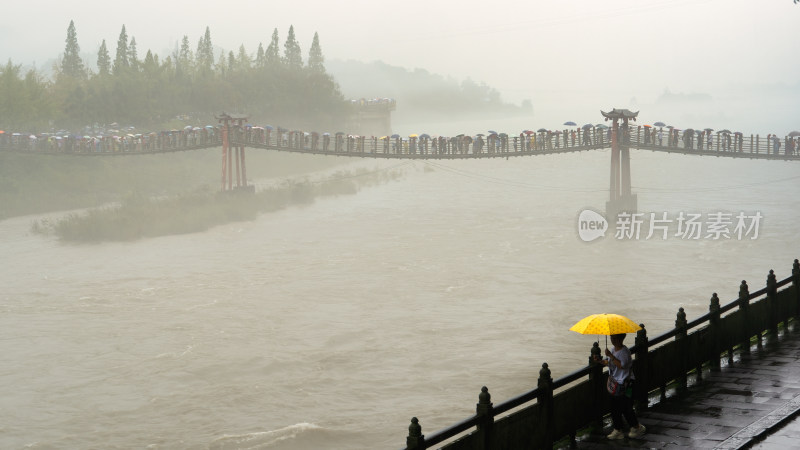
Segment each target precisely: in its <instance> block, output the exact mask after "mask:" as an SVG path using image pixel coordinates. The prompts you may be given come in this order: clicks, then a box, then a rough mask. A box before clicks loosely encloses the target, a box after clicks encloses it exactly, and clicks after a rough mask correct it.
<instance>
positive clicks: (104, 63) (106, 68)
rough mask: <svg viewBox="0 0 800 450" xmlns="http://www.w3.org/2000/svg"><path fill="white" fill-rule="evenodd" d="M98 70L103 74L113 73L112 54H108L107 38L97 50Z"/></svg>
mask: <svg viewBox="0 0 800 450" xmlns="http://www.w3.org/2000/svg"><path fill="white" fill-rule="evenodd" d="M97 70H98V71H99V72H100V75H102V76H105V75H108V74H110V73H111V56H109V54H108V48H107V47H106V40H105V39H103V43H102V44H100V49H99V50H98V51H97Z"/></svg>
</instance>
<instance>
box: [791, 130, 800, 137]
mask: <svg viewBox="0 0 800 450" xmlns="http://www.w3.org/2000/svg"><path fill="white" fill-rule="evenodd" d="M797 136H800V131H792V132H791V133H789V137H797Z"/></svg>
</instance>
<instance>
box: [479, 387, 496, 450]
mask: <svg viewBox="0 0 800 450" xmlns="http://www.w3.org/2000/svg"><path fill="white" fill-rule="evenodd" d="M491 399H492V396H491V394H489V389H488V388H487V387H486V386H484V387H482V388H481V393H480V394H478V404H477V405H476V408H475V414H476V415H477V416H478V432H479V433H480V434H481V435H482V436H481V440H480V445H482V447H480V448H481V449H483V450H489V449H491V448H492V429H493V428H494V407H493V406H492V402H491Z"/></svg>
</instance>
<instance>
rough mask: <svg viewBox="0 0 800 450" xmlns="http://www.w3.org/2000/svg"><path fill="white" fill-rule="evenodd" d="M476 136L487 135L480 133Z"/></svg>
mask: <svg viewBox="0 0 800 450" xmlns="http://www.w3.org/2000/svg"><path fill="white" fill-rule="evenodd" d="M475 136H486V135H485V134H483V133H478V134H476V135H475Z"/></svg>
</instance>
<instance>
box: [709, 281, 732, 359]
mask: <svg viewBox="0 0 800 450" xmlns="http://www.w3.org/2000/svg"><path fill="white" fill-rule="evenodd" d="M708 311H709V312H710V313H711V318H710V319H709V320H708V339H709V347H710V348H711V350H710V352H709V357H710V359H711V361H710V365H711V370H713V371H719V369H720V363H719V357H720V354H721V353H722V346H721V345H720V341H721V339H720V334H721V333H720V329H719V319H720V314H719V297H717V293H716V292H714V293H713V294H711V303H710V304H709V305H708ZM729 352H730V350H729Z"/></svg>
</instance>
